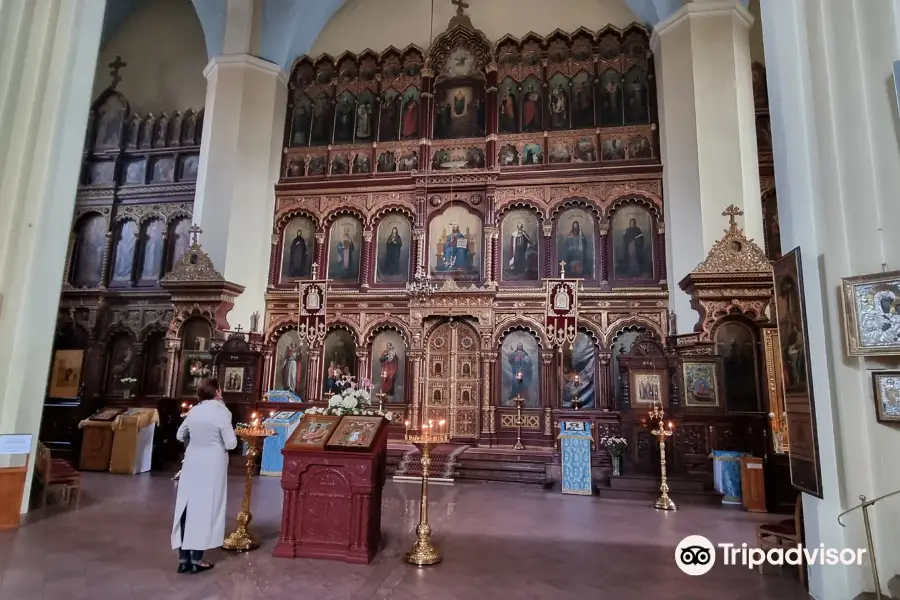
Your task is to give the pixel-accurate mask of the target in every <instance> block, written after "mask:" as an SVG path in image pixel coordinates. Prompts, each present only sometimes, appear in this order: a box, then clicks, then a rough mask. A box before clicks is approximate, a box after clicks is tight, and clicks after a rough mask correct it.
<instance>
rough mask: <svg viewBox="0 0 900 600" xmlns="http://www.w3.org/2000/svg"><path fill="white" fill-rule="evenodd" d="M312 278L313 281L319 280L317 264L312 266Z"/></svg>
mask: <svg viewBox="0 0 900 600" xmlns="http://www.w3.org/2000/svg"><path fill="white" fill-rule="evenodd" d="M312 278H313V279H318V278H319V263H317V262H314V263H313V264H312Z"/></svg>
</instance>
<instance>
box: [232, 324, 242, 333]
mask: <svg viewBox="0 0 900 600" xmlns="http://www.w3.org/2000/svg"><path fill="white" fill-rule="evenodd" d="M234 330H235V331H237V332H238V333H240V332H241V331H243V330H244V327H243V326H242V325H241V324H240V323H238V326H237V327H235V328H234Z"/></svg>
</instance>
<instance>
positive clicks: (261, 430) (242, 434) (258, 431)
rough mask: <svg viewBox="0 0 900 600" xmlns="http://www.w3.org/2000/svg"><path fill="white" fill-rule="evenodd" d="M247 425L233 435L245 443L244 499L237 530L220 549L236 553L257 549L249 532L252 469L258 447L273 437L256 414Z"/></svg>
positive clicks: (255, 539)
mask: <svg viewBox="0 0 900 600" xmlns="http://www.w3.org/2000/svg"><path fill="white" fill-rule="evenodd" d="M250 419H251V422H250V423H249V424H246V423H239V424H238V426H237V427H236V428H235V430H234V434H235V435H236V436H238V437H239V438H241V439H242V440H244V441H245V442H247V471H246V473H245V475H244V499H243V501H242V503H241V512H239V513H238V515H237V529H235V530H234V531H233V532H232V533H231V535H229V536H228V537H227V538H225V542H224V543H223V544H222V548H223V549H225V550H234V551H236V552H246V551H247V550H253V549H254V548H259V538H257V537H256V536H255V535H253V534H252V533H251V532H250V522H251V521H252V520H253V515H252V514H250V497H251V493H252V491H253V468H254V466H255V464H256V457H257V456H259V447H260V446H261V445H262V441H263V440H265V439H266V438H267V437H269V436H272V435H275V431H274V430H273V429H269V428H268V427H265V426H263V425H261V424H260V420H259V417H257V416H256V413H253V414H252V415H251V416H250Z"/></svg>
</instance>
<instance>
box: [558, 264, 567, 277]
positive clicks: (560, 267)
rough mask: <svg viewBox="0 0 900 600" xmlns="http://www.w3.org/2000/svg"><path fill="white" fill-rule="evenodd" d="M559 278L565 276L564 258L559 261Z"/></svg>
mask: <svg viewBox="0 0 900 600" xmlns="http://www.w3.org/2000/svg"><path fill="white" fill-rule="evenodd" d="M559 278H560V279H565V278H566V261H564V260H561V261H559Z"/></svg>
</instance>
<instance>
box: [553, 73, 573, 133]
mask: <svg viewBox="0 0 900 600" xmlns="http://www.w3.org/2000/svg"><path fill="white" fill-rule="evenodd" d="M571 83H572V82H571V80H570V79H569V78H568V77H566V76H565V75H563V74H562V73H557V74H556V75H554V76H553V77H551V78H550V82H549V89H550V100H549V102H547V106H548V112H549V122H550V123H549V124H550V129H551V130H553V131H559V130H563V129H572V110H571V109H572V107H571V103H570V99H569V89H570V88H571Z"/></svg>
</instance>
